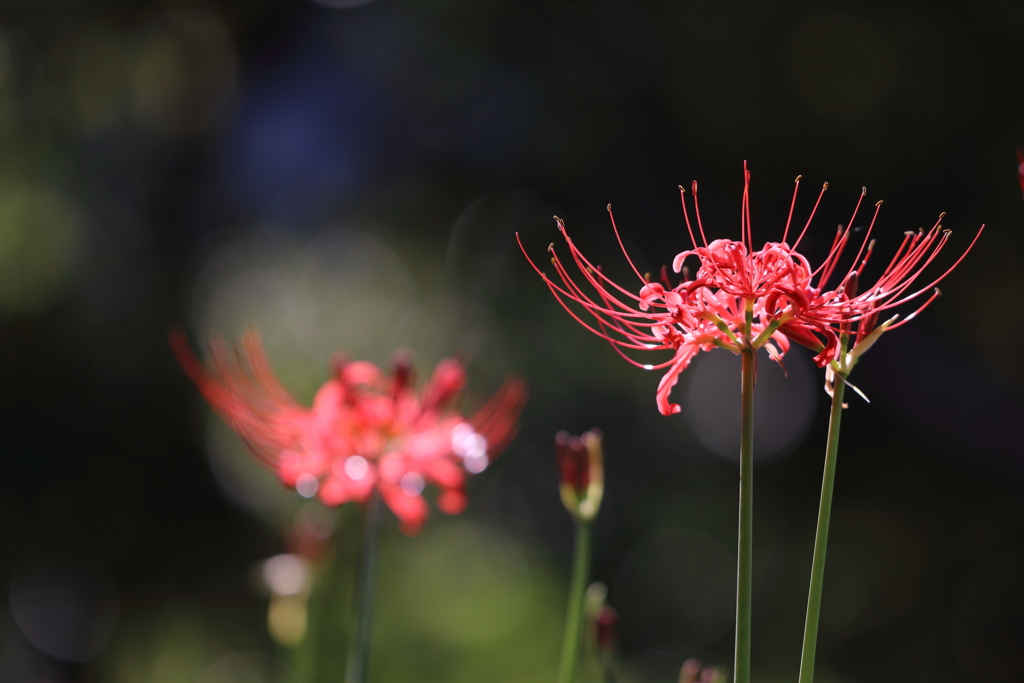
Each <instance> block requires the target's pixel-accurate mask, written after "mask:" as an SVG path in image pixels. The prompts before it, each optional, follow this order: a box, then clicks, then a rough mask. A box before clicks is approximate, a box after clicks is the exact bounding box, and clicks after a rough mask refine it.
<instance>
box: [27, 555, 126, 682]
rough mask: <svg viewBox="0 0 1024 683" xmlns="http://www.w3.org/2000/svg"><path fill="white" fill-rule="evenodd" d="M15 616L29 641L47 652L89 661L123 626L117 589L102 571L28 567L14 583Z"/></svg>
mask: <svg viewBox="0 0 1024 683" xmlns="http://www.w3.org/2000/svg"><path fill="white" fill-rule="evenodd" d="M10 605H11V613H12V615H13V616H14V620H15V622H16V623H17V624H18V628H19V629H21V632H22V634H23V635H24V636H25V638H26V639H27V640H28V641H29V642H30V643H32V645H34V646H35V647H36V648H38V649H39V650H41V651H42V652H44V653H46V654H48V655H50V656H51V657H56V658H57V659H62V660H65V661H69V662H87V661H90V660H92V659H93V658H95V657H96V656H97V655H98V654H99V653H100V651H101V650H102V649H103V646H104V645H106V643H107V640H108V639H109V638H110V635H111V633H112V632H113V630H114V625H115V623H116V622H117V612H118V599H117V587H116V586H115V585H114V581H113V579H111V577H110V575H109V574H108V573H107V572H106V571H104V570H103V569H101V568H100V567H97V566H89V565H76V564H70V563H63V564H46V565H36V566H26V567H23V568H21V569H19V570H17V571H16V572H15V573H14V575H13V576H12V577H11V584H10Z"/></svg>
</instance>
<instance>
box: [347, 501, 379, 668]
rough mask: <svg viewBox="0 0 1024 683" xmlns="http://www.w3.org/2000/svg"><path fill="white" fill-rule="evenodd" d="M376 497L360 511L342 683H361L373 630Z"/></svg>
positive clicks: (377, 512) (375, 569)
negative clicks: (360, 528)
mask: <svg viewBox="0 0 1024 683" xmlns="http://www.w3.org/2000/svg"><path fill="white" fill-rule="evenodd" d="M379 517H380V496H379V495H378V494H377V493H376V492H374V493H373V495H372V496H371V497H370V500H368V501H367V503H366V508H365V509H364V510H363V536H362V540H361V542H360V546H359V557H358V559H357V564H356V576H355V582H354V585H353V594H352V608H353V612H354V618H353V622H354V626H353V629H352V636H351V641H350V643H349V649H348V660H347V662H346V665H345V683H365V682H366V679H367V676H366V671H367V662H368V660H369V656H370V632H371V630H372V627H373V593H374V584H375V583H376V581H375V579H376V574H377V536H378V534H377V526H378V518H379Z"/></svg>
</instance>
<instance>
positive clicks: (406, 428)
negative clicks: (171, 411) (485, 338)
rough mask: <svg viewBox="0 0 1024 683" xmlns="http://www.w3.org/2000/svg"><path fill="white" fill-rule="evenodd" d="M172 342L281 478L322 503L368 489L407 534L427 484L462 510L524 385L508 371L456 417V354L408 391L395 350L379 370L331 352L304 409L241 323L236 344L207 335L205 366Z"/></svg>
mask: <svg viewBox="0 0 1024 683" xmlns="http://www.w3.org/2000/svg"><path fill="white" fill-rule="evenodd" d="M171 346H172V348H173V349H174V352H175V354H176V355H177V357H178V362H179V363H180V364H181V366H182V368H183V369H184V370H185V372H186V374H187V375H188V376H189V378H190V379H191V380H192V381H193V382H194V383H195V384H196V386H197V387H198V388H199V390H200V392H201V393H202V394H203V396H204V397H205V398H206V400H207V402H208V403H209V404H210V405H211V407H213V409H214V410H215V411H216V412H217V413H218V414H220V416H221V417H222V418H223V419H224V421H225V422H227V423H228V425H229V426H230V427H231V428H232V429H234V430H235V431H236V432H238V434H239V435H240V436H241V437H242V438H243V439H244V440H245V442H246V444H247V445H248V446H249V448H250V450H251V451H252V453H253V454H254V455H255V456H256V458H257V459H258V460H259V461H260V462H262V463H263V464H265V465H266V466H268V467H270V468H271V469H273V470H275V471H276V472H277V475H278V477H279V478H280V479H281V481H282V482H283V483H284V484H286V485H287V486H291V487H295V488H296V489H298V491H299V492H300V493H301V494H302V495H304V496H306V497H310V496H313V495H315V494H316V495H319V497H320V499H321V500H322V501H323V502H324V503H326V504H327V505H340V504H341V503H344V502H346V501H350V500H351V501H356V502H365V501H366V500H367V498H368V497H369V496H370V494H371V493H372V492H373V490H374V489H376V490H377V491H379V492H380V494H381V497H382V498H383V499H384V502H385V503H387V505H388V507H390V508H391V510H392V511H393V512H394V513H395V515H396V516H397V517H398V518H399V520H400V521H401V526H402V530H403V531H404V532H405V533H407V534H409V535H413V534H415V533H417V532H418V531H419V529H420V527H421V526H422V525H423V522H424V521H425V520H426V517H427V503H426V501H425V500H424V499H423V496H422V493H423V490H424V487H425V485H426V484H427V483H430V484H434V485H435V486H437V487H438V488H439V489H440V494H439V495H438V497H437V506H438V507H439V508H440V509H441V510H442V511H443V512H446V513H449V514H455V513H458V512H461V511H462V509H463V508H464V507H465V505H466V492H465V481H466V472H467V471H468V472H470V473H477V472H480V471H482V470H483V469H484V468H485V467H487V464H488V462H489V461H490V460H491V459H493V458H494V457H496V456H497V455H498V454H499V453H500V452H501V451H502V450H503V449H504V448H505V446H506V445H508V442H509V441H510V440H511V439H512V437H513V436H514V435H515V432H516V428H517V426H516V425H517V418H518V415H519V412H520V410H521V409H522V406H523V403H524V401H525V399H526V387H525V385H524V384H523V383H522V382H521V381H519V380H509V381H507V382H506V383H505V384H504V385H503V386H502V387H501V388H500V389H499V390H498V392H497V393H496V394H495V395H494V397H493V398H491V400H490V401H489V402H488V403H487V404H486V405H484V407H483V408H482V409H481V410H480V411H478V412H477V413H476V414H475V415H474V416H473V417H472V418H469V419H466V418H465V417H464V416H463V415H462V414H461V413H460V412H459V411H458V410H457V409H456V408H455V407H454V400H455V398H456V396H457V395H458V394H459V393H460V391H461V389H462V387H463V385H464V384H465V380H466V375H465V369H464V367H463V364H462V363H461V362H460V361H458V360H455V359H447V360H444V361H442V362H441V363H440V364H439V365H438V366H437V368H436V370H435V371H434V374H433V377H431V379H430V381H429V382H428V383H427V385H426V386H425V387H424V388H423V389H422V391H420V392H417V391H416V390H415V387H414V385H413V382H412V377H413V373H412V367H411V364H410V363H409V362H408V361H407V360H406V359H404V358H399V360H398V361H397V362H396V363H395V366H394V369H393V371H392V374H391V375H385V374H384V373H383V372H382V371H381V370H380V368H378V367H377V366H376V365H374V364H372V363H369V362H366V361H355V362H348V361H346V360H344V359H341V358H339V357H336V362H334V376H333V377H332V378H331V379H329V380H328V381H327V382H326V383H325V384H324V385H323V386H322V387H321V388H320V390H319V391H318V392H317V393H316V396H315V398H314V399H313V405H312V407H311V408H306V407H305V406H303V405H301V404H299V403H298V401H296V400H295V399H294V398H293V397H292V396H291V395H290V394H289V393H288V392H287V391H286V390H285V389H284V387H283V386H281V384H280V382H279V381H278V380H277V378H276V377H275V376H274V373H273V370H272V369H271V368H270V364H269V362H268V360H267V356H266V352H265V351H264V349H263V346H262V344H261V342H260V339H259V336H258V335H257V334H256V333H255V332H253V331H252V330H250V331H247V332H246V333H245V335H244V336H243V337H242V344H241V346H240V347H239V348H238V349H237V353H232V350H231V349H230V348H229V347H228V345H227V344H226V343H225V342H224V341H223V340H221V339H216V338H215V339H212V340H210V352H211V358H212V362H211V363H210V364H208V365H207V366H204V365H203V364H201V363H200V362H199V361H198V360H196V358H195V356H194V355H193V354H192V350H191V348H190V346H189V344H188V341H187V339H186V338H185V335H184V334H183V333H182V332H180V331H172V332H171Z"/></svg>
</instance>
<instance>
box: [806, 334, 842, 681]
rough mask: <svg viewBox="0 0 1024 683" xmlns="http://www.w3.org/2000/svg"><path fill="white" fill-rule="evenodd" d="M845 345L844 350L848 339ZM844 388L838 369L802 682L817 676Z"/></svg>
mask: <svg viewBox="0 0 1024 683" xmlns="http://www.w3.org/2000/svg"><path fill="white" fill-rule="evenodd" d="M842 348H843V351H844V352H845V350H846V343H845V340H844V343H843V345H842ZM844 355H845V353H844ZM845 390H846V375H845V373H839V372H837V373H835V379H834V381H833V384H832V412H831V414H830V416H829V421H828V442H827V444H826V445H825V467H824V472H823V473H822V477H821V501H820V503H819V504H818V528H817V530H816V531H815V533H814V557H813V559H812V560H811V586H810V589H808V592H807V619H806V621H805V622H804V645H803V650H802V652H801V654H800V678H799V683H811V681H813V680H814V653H815V649H816V648H817V645H818V616H819V614H820V612H821V588H822V583H823V580H824V578H825V549H826V545H827V544H828V524H829V520H830V518H831V516H832V490H833V486H834V484H835V480H836V458H837V455H838V452H839V423H840V422H841V421H842V419H843V393H844V392H845Z"/></svg>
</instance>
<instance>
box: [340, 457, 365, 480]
mask: <svg viewBox="0 0 1024 683" xmlns="http://www.w3.org/2000/svg"><path fill="white" fill-rule="evenodd" d="M369 471H370V464H369V463H368V462H366V458H364V457H363V456H361V455H353V456H350V457H348V458H345V474H346V475H348V478H349V479H352V480H354V481H359V480H360V479H362V478H363V477H365V476H366V473H367V472H369Z"/></svg>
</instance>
